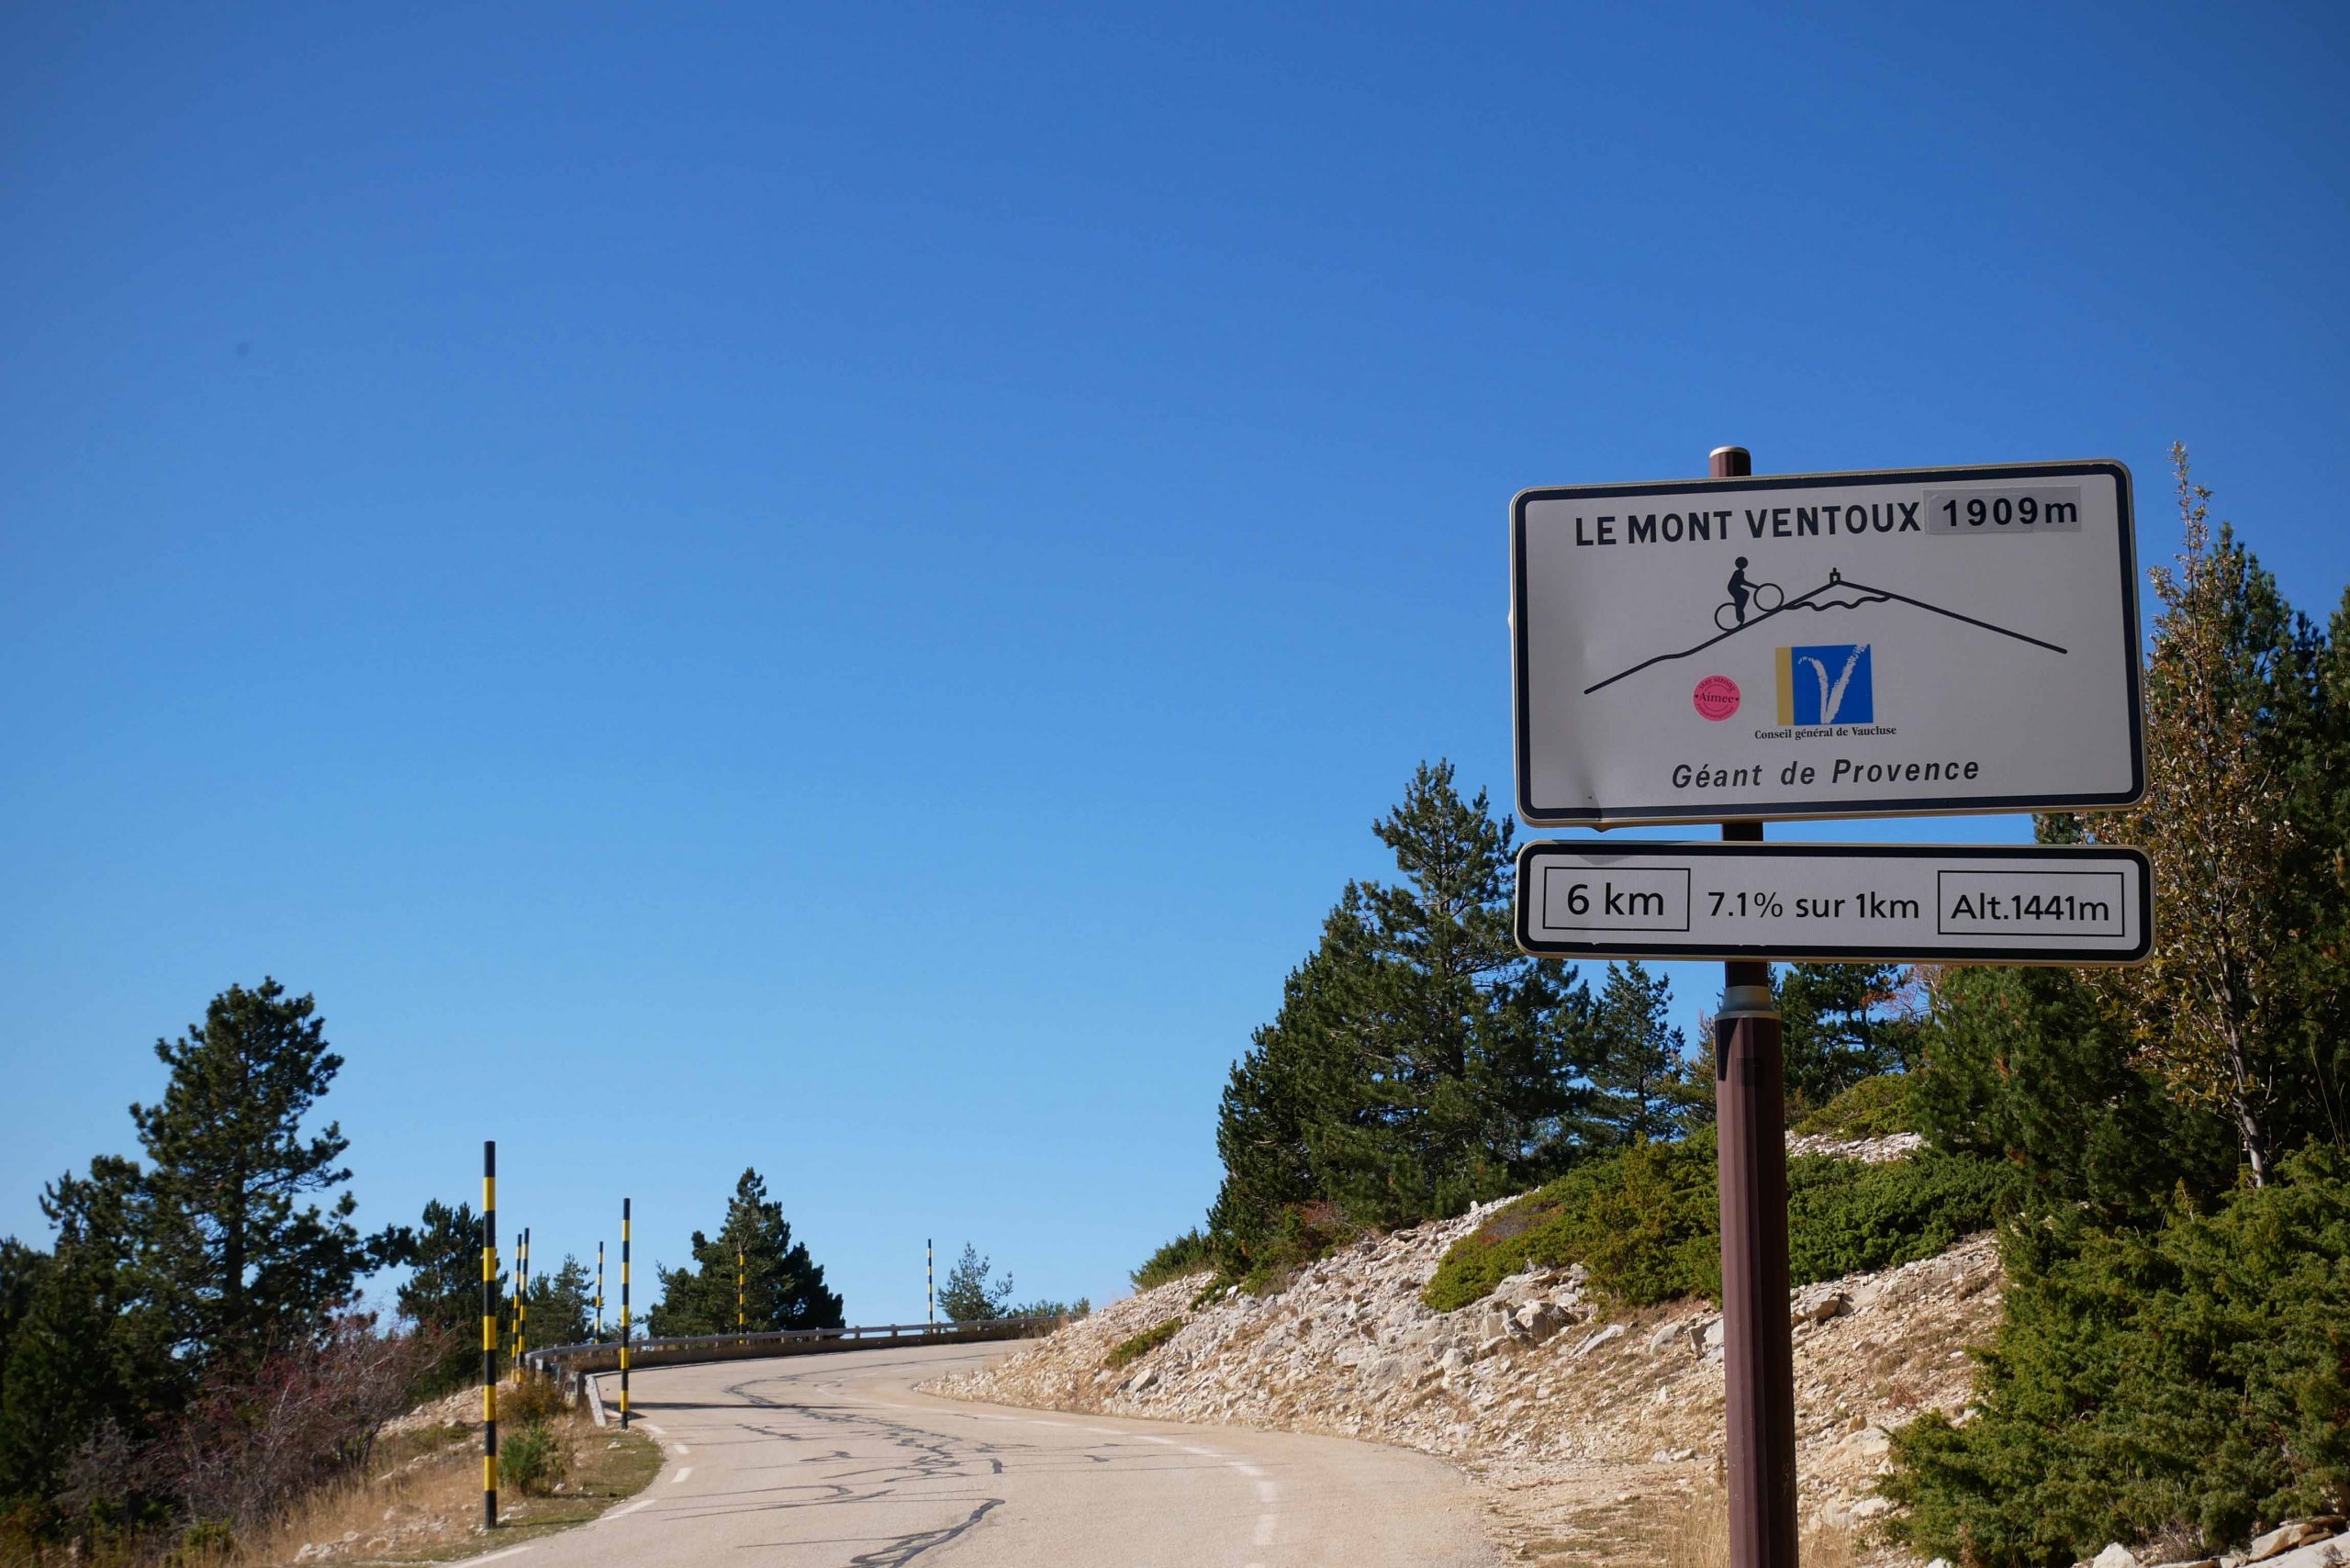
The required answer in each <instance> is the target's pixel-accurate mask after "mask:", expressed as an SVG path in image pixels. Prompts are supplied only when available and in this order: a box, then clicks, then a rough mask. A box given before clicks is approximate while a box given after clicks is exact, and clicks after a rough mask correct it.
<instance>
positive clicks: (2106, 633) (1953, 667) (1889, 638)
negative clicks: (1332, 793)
mask: <svg viewBox="0 0 2350 1568" xmlns="http://www.w3.org/2000/svg"><path fill="white" fill-rule="evenodd" d="M1510 563H1511V616H1510V624H1511V632H1512V636H1511V641H1512V644H1513V656H1514V659H1515V670H1516V737H1517V809H1518V812H1519V814H1520V815H1522V816H1523V817H1525V819H1526V820H1527V822H1530V823H1545V824H1547V823H1595V824H1603V825H1604V824H1608V823H1632V822H1718V821H1725V820H1729V819H1733V818H1774V817H1849V816H1883V815H1912V814H1925V813H1933V812H2016V811H2033V810H2054V809H2065V808H2069V809H2095V808H2098V807H2113V806H2122V805H2128V804H2130V803H2131V802H2132V801H2136V800H2137V799H2138V798H2139V797H2140V796H2141V795H2142V794H2143V792H2144V789H2145V769H2144V765H2143V745H2142V741H2141V737H2140V720H2139V702H2138V589H2137V566H2136V561H2135V559H2134V554H2133V551H2132V521H2131V506H2130V473H2129V470H2128V469H2126V468H2124V467H2122V465H2121V464H2119V463H2109V462H2086V463H2037V464H2022V465H2009V466H1999V467H1985V468H1923V469H1914V470H1905V471H1900V472H1888V473H1873V474H1798V475H1779V476H1764V477H1759V478H1738V479H1689V480H1676V481H1673V482H1670V483H1664V484H1639V485H1583V486H1574V487H1567V488H1561V489H1536V490H1527V491H1523V492H1521V493H1520V494H1519V495H1518V497H1517V498H1516V501H1515V502H1513V503H1512V505H1511V508H1510Z"/></svg>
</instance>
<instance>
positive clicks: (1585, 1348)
mask: <svg viewBox="0 0 2350 1568" xmlns="http://www.w3.org/2000/svg"><path fill="white" fill-rule="evenodd" d="M1623 1337H1624V1326H1623V1325H1622V1324H1620V1323H1611V1324H1609V1325H1608V1326H1607V1327H1605V1328H1602V1329H1601V1330H1600V1331H1599V1332H1598V1333H1596V1334H1594V1335H1592V1336H1591V1337H1590V1338H1587V1339H1585V1340H1584V1341H1583V1343H1582V1344H1580V1345H1577V1346H1576V1347H1575V1354H1576V1355H1578V1356H1587V1355H1589V1354H1591V1353H1592V1351H1594V1350H1597V1349H1599V1347H1600V1346H1602V1345H1606V1344H1609V1343H1612V1342H1613V1341H1615V1340H1617V1339H1621V1338H1623Z"/></svg>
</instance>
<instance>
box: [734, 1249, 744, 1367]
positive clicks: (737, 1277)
mask: <svg viewBox="0 0 2350 1568" xmlns="http://www.w3.org/2000/svg"><path fill="white" fill-rule="evenodd" d="M734 1332H735V1333H737V1334H740V1333H741V1332H743V1249H741V1248H740V1247H737V1248H736V1249H734ZM735 1343H737V1344H740V1343H742V1341H741V1340H739V1339H738V1340H736V1341H735Z"/></svg>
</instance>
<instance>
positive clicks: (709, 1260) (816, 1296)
mask: <svg viewBox="0 0 2350 1568" xmlns="http://www.w3.org/2000/svg"><path fill="white" fill-rule="evenodd" d="M737 1249H740V1250H741V1253H742V1256H743V1263H744V1276H745V1283H744V1327H745V1328H746V1329H748V1330H750V1331H752V1332H762V1331H766V1330H769V1329H778V1328H838V1327H841V1326H842V1325H843V1324H844V1323H845V1322H846V1321H847V1320H846V1319H845V1317H843V1316H841V1298H840V1297H839V1296H838V1295H836V1294H834V1293H833V1292H831V1291H829V1290H826V1289H825V1288H824V1271H823V1269H822V1266H821V1265H819V1264H818V1263H816V1262H815V1261H814V1260H812V1259H811V1258H810V1257H809V1256H808V1249H807V1247H806V1245H805V1244H804V1243H801V1242H797V1241H794V1240H792V1238H791V1226H790V1225H789V1223H788V1222H787V1221H786V1220H785V1219H784V1217H783V1205H782V1204H778V1203H775V1202H771V1201H770V1200H769V1199H768V1197H767V1182H766V1180H765V1179H764V1178H762V1177H761V1176H760V1175H759V1173H758V1172H757V1171H756V1170H744V1172H743V1174H742V1177H741V1179H740V1180H739V1181H737V1182H735V1184H734V1195H733V1198H732V1199H731V1200H729V1202H728V1204H727V1205H726V1220H725V1223H724V1224H723V1225H722V1226H720V1227H719V1232H718V1234H717V1235H716V1236H715V1237H710V1236H705V1235H703V1234H702V1233H701V1232H700V1231H699V1230H697V1231H695V1232H694V1233H693V1258H694V1261H693V1263H692V1264H691V1265H689V1266H688V1267H684V1268H678V1269H665V1268H662V1267H660V1266H659V1265H658V1264H655V1267H654V1272H655V1275H656V1276H657V1277H658V1279H659V1281H660V1285H661V1300H660V1302H659V1303H658V1304H657V1305H655V1307H654V1308H653V1311H652V1314H651V1316H650V1317H649V1318H648V1320H647V1327H648V1331H649V1332H651V1333H652V1334H654V1335H656V1336H659V1335H672V1334H677V1335H682V1334H724V1333H727V1332H729V1331H731V1330H732V1329H733V1327H734V1271H735V1264H734V1260H735V1254H736V1251H737Z"/></svg>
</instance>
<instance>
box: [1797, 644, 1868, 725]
mask: <svg viewBox="0 0 2350 1568" xmlns="http://www.w3.org/2000/svg"><path fill="white" fill-rule="evenodd" d="M1779 722H1780V723H1781V724H1873V723H1874V722H1876V688H1875V682H1874V679H1873V678H1872V674H1871V669H1870V660H1869V644H1866V643H1820V644H1814V645H1812V646H1808V647H1792V648H1781V649H1780V650H1779Z"/></svg>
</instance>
